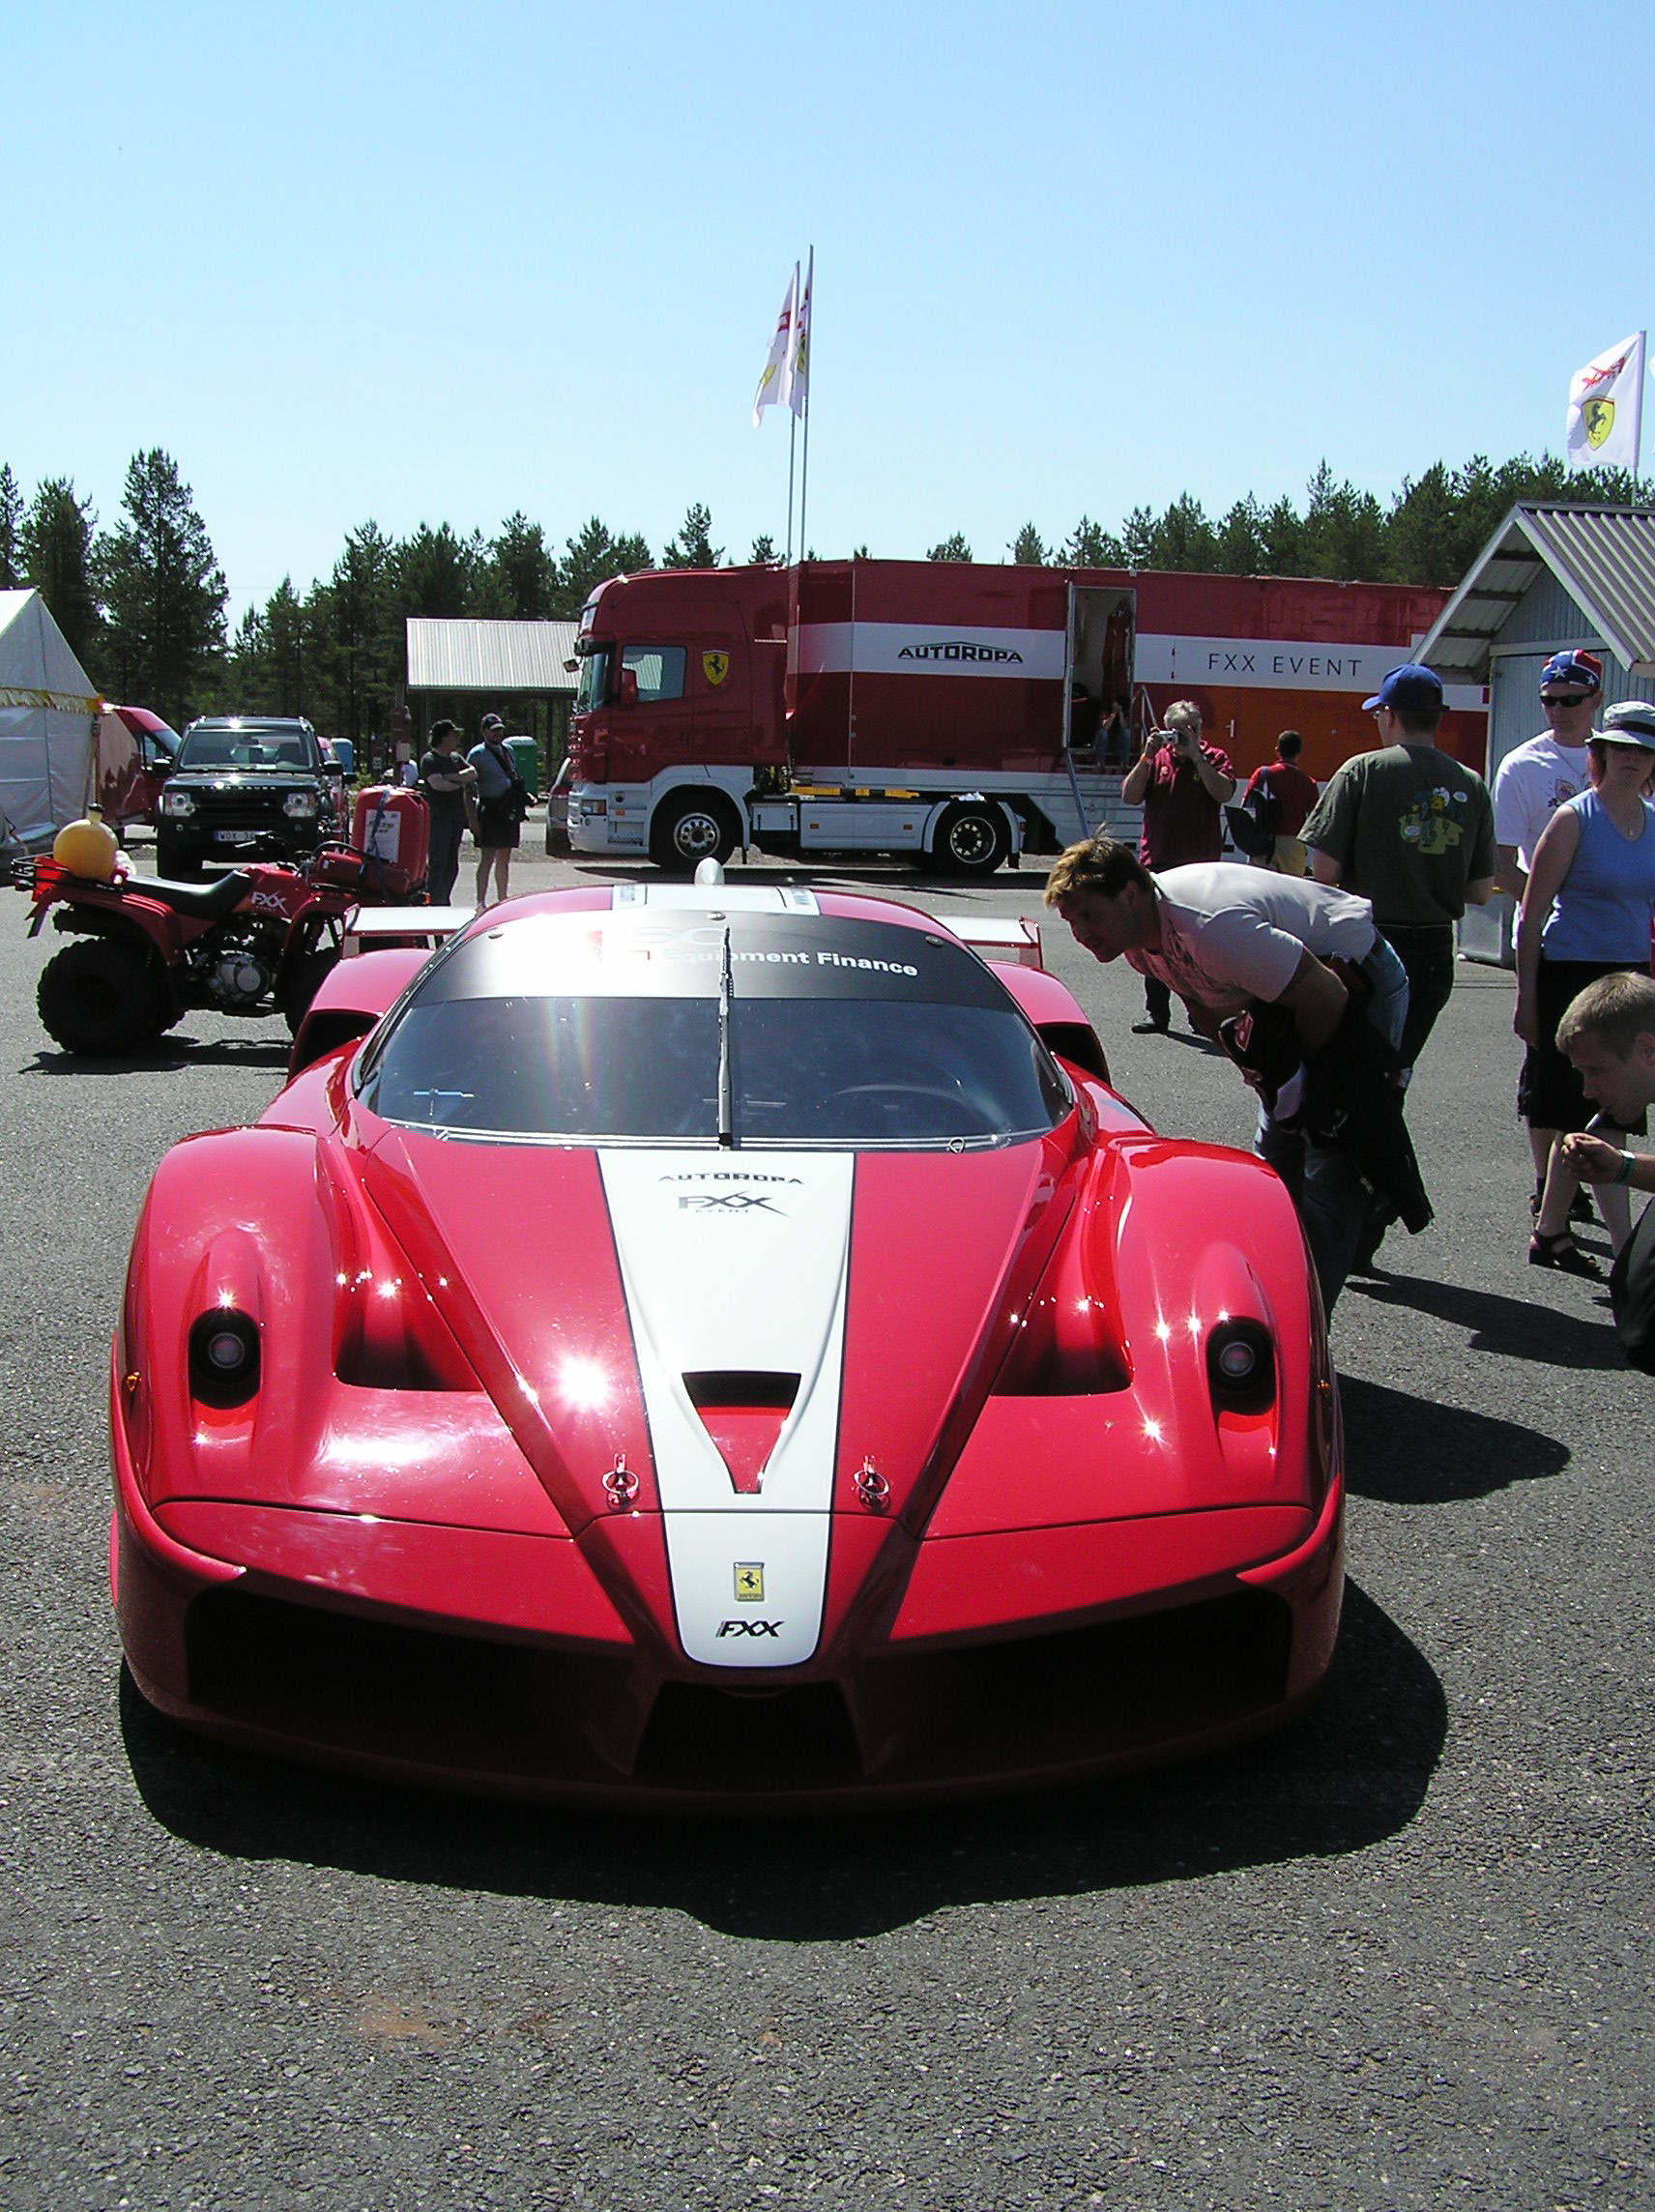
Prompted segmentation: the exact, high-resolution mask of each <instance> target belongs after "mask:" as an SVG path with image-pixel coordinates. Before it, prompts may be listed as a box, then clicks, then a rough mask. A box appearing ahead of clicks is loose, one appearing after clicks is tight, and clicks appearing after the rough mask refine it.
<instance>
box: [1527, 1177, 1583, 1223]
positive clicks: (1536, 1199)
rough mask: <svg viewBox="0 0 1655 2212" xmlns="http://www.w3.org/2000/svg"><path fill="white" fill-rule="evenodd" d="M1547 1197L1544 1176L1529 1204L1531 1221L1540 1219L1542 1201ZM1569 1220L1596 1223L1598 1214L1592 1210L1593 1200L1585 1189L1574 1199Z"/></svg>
mask: <svg viewBox="0 0 1655 2212" xmlns="http://www.w3.org/2000/svg"><path fill="white" fill-rule="evenodd" d="M1545 1196H1546V1178H1545V1177H1544V1176H1542V1177H1541V1178H1540V1180H1539V1181H1538V1182H1537V1183H1536V1184H1535V1186H1534V1195H1533V1197H1532V1198H1531V1199H1530V1200H1529V1202H1528V1218H1529V1219H1530V1221H1535V1220H1538V1219H1539V1216H1540V1201H1541V1200H1542V1199H1543V1198H1544V1197H1545ZM1569 1219H1570V1220H1571V1221H1595V1220H1596V1219H1597V1214H1596V1213H1595V1212H1594V1210H1593V1208H1592V1202H1591V1198H1590V1196H1589V1194H1588V1193H1587V1192H1586V1191H1585V1190H1584V1189H1583V1188H1582V1189H1581V1190H1578V1191H1576V1193H1575V1195H1574V1197H1573V1199H1572V1200H1571V1201H1570V1204H1569Z"/></svg>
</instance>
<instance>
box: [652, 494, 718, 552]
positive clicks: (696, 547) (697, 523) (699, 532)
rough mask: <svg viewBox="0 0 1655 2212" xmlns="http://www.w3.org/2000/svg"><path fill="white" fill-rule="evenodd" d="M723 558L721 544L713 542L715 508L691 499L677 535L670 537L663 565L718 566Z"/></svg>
mask: <svg viewBox="0 0 1655 2212" xmlns="http://www.w3.org/2000/svg"><path fill="white" fill-rule="evenodd" d="M723 558H724V548H723V546H722V545H714V544H713V542H712V510H711V508H708V507H704V506H703V505H702V503H701V501H700V500H692V501H691V502H690V504H689V506H688V507H687V508H686V509H685V510H684V517H683V520H682V522H681V523H680V524H679V529H678V536H677V537H676V538H669V539H668V540H667V546H666V550H665V552H663V553H662V555H661V567H662V568H717V566H718V564H719V562H720V561H722V560H723Z"/></svg>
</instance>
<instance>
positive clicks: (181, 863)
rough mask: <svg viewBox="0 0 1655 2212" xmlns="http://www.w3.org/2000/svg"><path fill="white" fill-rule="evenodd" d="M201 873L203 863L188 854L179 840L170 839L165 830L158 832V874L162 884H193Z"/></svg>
mask: <svg viewBox="0 0 1655 2212" xmlns="http://www.w3.org/2000/svg"><path fill="white" fill-rule="evenodd" d="M201 873H202V868H201V862H200V860H199V859H198V858H197V857H196V856H195V855H194V854H192V853H187V852H186V851H185V849H184V847H183V846H182V845H181V844H180V843H179V842H178V840H177V838H175V837H169V836H168V835H167V834H166V832H165V831H164V830H163V829H158V830H157V831H156V874H157V875H158V876H160V879H161V881H162V883H168V884H192V883H194V882H196V881H197V880H198V878H199V877H200V875H201Z"/></svg>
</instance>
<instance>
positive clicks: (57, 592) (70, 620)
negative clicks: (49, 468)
mask: <svg viewBox="0 0 1655 2212" xmlns="http://www.w3.org/2000/svg"><path fill="white" fill-rule="evenodd" d="M96 522H97V517H96V515H95V514H94V513H93V511H92V502H91V501H90V500H89V499H87V500H80V499H76V498H75V496H74V485H73V482H72V481H71V480H70V479H69V478H68V477H48V478H47V479H46V480H45V481H44V483H43V484H41V485H39V486H38V487H37V489H36V492H35V496H34V499H33V501H32V503H31V504H30V507H29V511H28V513H27V514H26V515H25V516H24V518H23V524H22V529H21V530H20V532H19V533H18V552H19V555H20V557H21V564H22V570H23V577H24V581H25V582H27V583H30V584H32V585H33V586H34V588H35V590H36V591H38V592H39V593H40V595H41V597H43V598H44V600H45V602H46V605H47V606H48V607H49V608H50V610H51V616H52V620H53V621H54V622H55V623H56V624H57V626H58V628H59V629H61V630H62V632H63V634H64V636H65V637H66V638H67V639H68V641H69V648H70V651H71V652H72V653H73V655H74V657H75V659H76V660H78V661H79V662H80V664H81V666H82V667H83V668H85V669H87V670H88V671H92V670H100V669H101V667H102V658H103V653H102V647H103V615H102V608H101V607H100V605H99V603H98V590H97V586H96V584H95V582H94V580H93V561H92V533H93V529H94V527H95V524H96Z"/></svg>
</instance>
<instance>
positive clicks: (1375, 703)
mask: <svg viewBox="0 0 1655 2212" xmlns="http://www.w3.org/2000/svg"><path fill="white" fill-rule="evenodd" d="M1376 707H1388V708H1389V709H1390V711H1391V713H1393V714H1439V713H1441V712H1442V679H1441V677H1440V676H1438V675H1437V671H1436V669H1435V668H1426V667H1423V666H1422V665H1421V664H1420V662H1418V661H1417V660H1405V661H1404V662H1403V664H1402V666H1401V667H1400V668H1393V669H1392V670H1391V672H1390V674H1389V675H1388V676H1387V677H1386V678H1385V680H1384V682H1383V683H1382V684H1380V685H1379V689H1378V690H1377V691H1376V692H1375V693H1374V696H1373V697H1372V698H1371V699H1364V700H1363V701H1362V712H1363V713H1364V714H1371V713H1373V711H1374V709H1375V708H1376Z"/></svg>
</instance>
